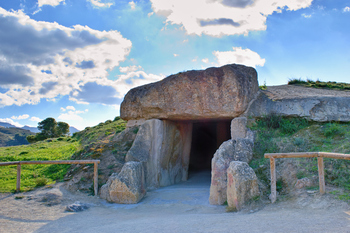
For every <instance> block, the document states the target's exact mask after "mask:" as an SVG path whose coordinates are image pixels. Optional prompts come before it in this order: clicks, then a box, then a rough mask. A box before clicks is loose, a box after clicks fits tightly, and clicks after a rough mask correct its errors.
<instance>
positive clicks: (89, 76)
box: [0, 7, 132, 106]
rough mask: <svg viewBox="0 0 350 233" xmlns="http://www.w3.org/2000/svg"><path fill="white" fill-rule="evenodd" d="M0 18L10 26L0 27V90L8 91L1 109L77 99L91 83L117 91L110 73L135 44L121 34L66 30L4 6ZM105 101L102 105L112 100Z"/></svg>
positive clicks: (77, 27)
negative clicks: (62, 98) (9, 10)
mask: <svg viewBox="0 0 350 233" xmlns="http://www.w3.org/2000/svg"><path fill="white" fill-rule="evenodd" d="M0 20H6V22H7V23H6V25H4V24H1V25H0V61H1V62H0V76H1V77H2V78H1V79H0V86H2V87H5V88H6V89H8V91H7V92H5V93H0V106H9V105H19V106H20V105H23V104H37V103H39V102H40V100H41V99H43V98H45V99H47V100H50V101H54V100H55V99H56V98H57V97H58V96H64V95H68V96H70V97H71V99H73V100H77V101H78V99H76V98H73V97H74V96H73V94H74V93H79V92H81V91H82V88H83V87H85V86H86V85H87V84H88V83H97V84H98V85H104V86H106V85H110V86H111V88H114V89H115V82H113V81H111V80H108V70H112V69H114V68H115V67H117V66H119V63H120V62H122V61H124V60H125V59H126V57H127V56H128V55H129V52H130V49H131V46H132V44H131V41H129V40H127V39H125V38H124V37H123V36H122V35H121V34H120V33H119V32H118V31H98V30H93V29H91V28H89V27H87V26H81V25H75V26H73V27H70V28H68V27H64V26H62V25H59V24H58V23H49V22H42V21H35V20H33V19H30V18H29V16H27V15H25V14H24V13H23V12H22V11H17V12H16V11H12V12H8V11H6V10H5V9H3V8H1V7H0ZM8 27H10V28H11V34H8V31H7V29H6V28H8ZM100 90H104V89H100ZM110 93H112V92H110ZM117 95H118V96H119V94H118V93H115V96H117ZM91 100H93V99H91ZM106 100H107V101H108V103H104V104H109V103H110V102H111V101H110V99H106ZM101 101H103V99H101ZM102 103H103V102H102Z"/></svg>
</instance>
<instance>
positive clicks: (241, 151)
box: [234, 138, 254, 163]
mask: <svg viewBox="0 0 350 233" xmlns="http://www.w3.org/2000/svg"><path fill="white" fill-rule="evenodd" d="M253 148H254V142H253V140H251V139H247V138H237V139H236V144H235V152H234V160H235V161H242V162H246V163H249V162H250V161H251V160H252V159H253Z"/></svg>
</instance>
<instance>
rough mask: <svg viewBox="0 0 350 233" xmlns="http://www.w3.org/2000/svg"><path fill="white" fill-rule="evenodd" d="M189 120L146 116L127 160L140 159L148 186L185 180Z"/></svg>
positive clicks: (189, 137) (188, 152)
mask: <svg viewBox="0 0 350 233" xmlns="http://www.w3.org/2000/svg"><path fill="white" fill-rule="evenodd" d="M191 132H192V124H191V123H179V122H178V123H175V122H172V121H167V120H155V119H153V120H147V121H146V122H145V123H144V124H143V125H142V126H141V127H140V129H139V132H138V134H137V136H136V139H135V141H134V144H133V146H132V147H131V148H130V150H129V151H128V153H127V155H126V159H125V160H126V161H138V162H142V164H143V167H144V169H145V178H146V187H147V190H152V189H156V188H159V187H162V186H168V185H172V184H175V183H179V182H181V181H185V180H187V175H188V164H189V156H190V149H191V139H192V134H191Z"/></svg>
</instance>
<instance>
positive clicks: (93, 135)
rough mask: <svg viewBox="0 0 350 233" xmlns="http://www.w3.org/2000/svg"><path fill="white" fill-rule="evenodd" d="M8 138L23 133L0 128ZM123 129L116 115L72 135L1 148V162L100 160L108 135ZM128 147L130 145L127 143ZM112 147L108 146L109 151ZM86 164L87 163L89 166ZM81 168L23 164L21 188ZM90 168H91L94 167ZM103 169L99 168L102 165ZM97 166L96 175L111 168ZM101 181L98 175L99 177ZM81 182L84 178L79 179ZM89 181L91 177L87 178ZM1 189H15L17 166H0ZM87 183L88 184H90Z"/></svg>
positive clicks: (2, 190) (123, 124) (4, 190)
mask: <svg viewBox="0 0 350 233" xmlns="http://www.w3.org/2000/svg"><path fill="white" fill-rule="evenodd" d="M0 129H2V130H3V131H4V132H5V133H4V138H5V136H6V137H7V138H11V137H13V136H12V135H10V134H9V132H22V131H23V130H21V129H18V128H0ZM124 129H125V121H123V120H121V119H120V118H116V119H115V120H114V121H111V120H108V121H106V122H104V123H100V124H98V125H97V126H95V127H87V128H86V129H85V130H83V131H81V132H78V133H75V134H74V136H72V137H60V138H56V139H46V140H44V141H40V142H37V143H33V144H29V145H21V146H9V147H0V162H8V161H22V160H23V161H24V160H27V161H33V160H37V161H39V160H67V159H99V157H100V155H101V154H99V153H98V152H99V151H100V152H101V153H104V152H103V151H107V150H108V148H105V149H103V150H100V149H99V148H103V146H100V147H99V146H98V145H104V144H105V143H107V142H109V141H108V140H109V139H110V138H113V137H114V136H115V135H118V133H120V132H121V131H123V130H124ZM130 146H131V145H130ZM113 150H115V148H114V147H111V148H109V153H112V151H113ZM88 167H89V166H88ZM83 168H84V167H82V166H79V165H78V166H77V165H72V166H71V165H61V164H59V165H57V164H56V165H23V166H22V172H21V190H22V191H28V190H31V189H33V188H35V187H37V186H41V185H45V184H50V183H53V182H56V181H62V180H63V179H64V177H65V175H66V174H67V172H68V171H71V172H70V173H69V174H76V173H77V172H79V171H81V170H82V169H83ZM91 168H92V171H93V167H91ZM101 168H102V167H101ZM101 168H99V174H101V175H103V173H106V176H107V175H108V174H109V172H106V171H105V170H113V168H111V167H110V168H105V170H104V169H101ZM99 180H101V176H100V177H99ZM82 182H83V180H82ZM87 182H92V179H89V180H87ZM0 184H1V185H0V192H13V191H15V188H16V165H14V166H1V167H0ZM89 185H90V184H89Z"/></svg>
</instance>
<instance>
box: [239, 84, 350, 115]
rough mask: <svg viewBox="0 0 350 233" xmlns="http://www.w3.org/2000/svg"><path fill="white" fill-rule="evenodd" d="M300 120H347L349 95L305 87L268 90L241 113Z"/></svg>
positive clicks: (262, 92)
mask: <svg viewBox="0 0 350 233" xmlns="http://www.w3.org/2000/svg"><path fill="white" fill-rule="evenodd" d="M269 114H276V115H282V116H294V117H304V118H306V119H309V120H313V121H319V122H325V121H342V122H349V121H350V92H349V91H338V90H326V89H316V88H307V87H301V86H294V85H283V86H273V87H268V88H267V90H265V91H260V93H259V95H258V96H257V98H256V99H255V100H254V101H252V103H251V105H250V106H249V108H248V110H247V111H246V113H245V114H244V115H245V116H247V117H261V116H266V115H269Z"/></svg>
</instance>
